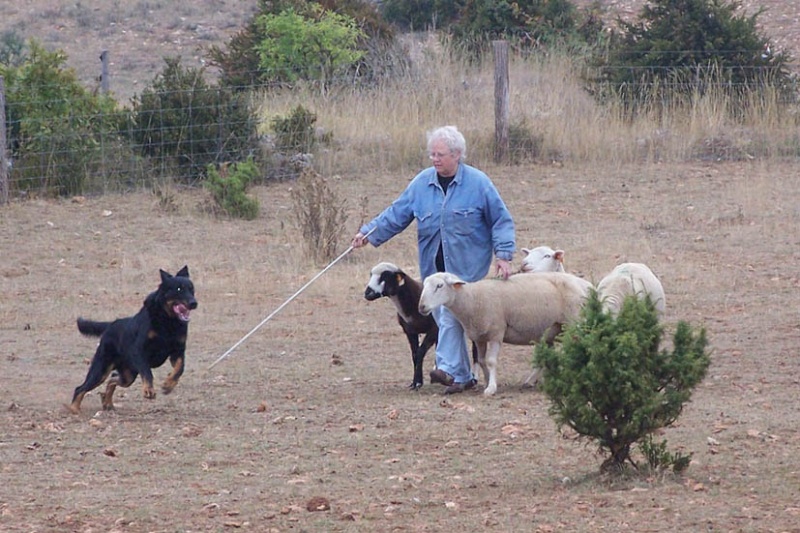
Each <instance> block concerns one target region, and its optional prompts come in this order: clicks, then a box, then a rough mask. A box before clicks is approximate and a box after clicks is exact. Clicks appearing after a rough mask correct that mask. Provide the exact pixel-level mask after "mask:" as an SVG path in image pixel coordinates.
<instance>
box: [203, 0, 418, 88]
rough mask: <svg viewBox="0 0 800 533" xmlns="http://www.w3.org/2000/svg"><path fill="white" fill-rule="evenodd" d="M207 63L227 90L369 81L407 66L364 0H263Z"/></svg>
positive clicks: (374, 10)
mask: <svg viewBox="0 0 800 533" xmlns="http://www.w3.org/2000/svg"><path fill="white" fill-rule="evenodd" d="M208 57H209V61H210V63H211V64H212V65H214V66H217V67H219V68H220V70H221V71H222V82H223V83H224V84H225V85H226V86H229V87H235V88H237V89H241V88H242V87H245V86H252V85H256V84H263V85H268V86H273V85H284V84H287V83H289V84H293V83H295V82H297V81H298V80H304V81H313V82H320V83H321V84H322V85H323V86H325V87H326V88H327V87H329V86H331V85H333V84H340V83H348V84H349V83H352V82H353V81H357V82H364V81H372V80H375V79H377V78H380V77H385V76H386V75H387V73H390V72H394V71H395V70H396V69H398V68H402V67H403V66H405V65H406V64H407V58H406V57H405V55H404V54H403V52H402V51H401V50H400V48H399V46H397V45H396V43H395V35H394V31H393V30H392V28H391V27H390V26H389V25H388V24H387V23H386V21H385V20H383V19H382V18H381V16H380V13H379V12H378V10H377V8H376V6H375V5H374V4H373V3H371V2H369V1H367V0H320V1H319V2H305V1H302V0H277V1H268V0H262V1H261V2H260V3H259V11H258V12H257V13H256V14H255V15H254V17H253V19H251V20H250V21H249V22H248V23H247V24H246V25H245V27H244V28H243V29H242V30H240V31H239V32H237V33H236V34H235V35H234V36H233V37H232V38H231V40H230V41H229V42H228V45H227V48H226V49H222V48H220V47H217V46H212V47H211V48H210V50H209V54H208Z"/></svg>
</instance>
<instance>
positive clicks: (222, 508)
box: [0, 161, 800, 532]
mask: <svg viewBox="0 0 800 533" xmlns="http://www.w3.org/2000/svg"><path fill="white" fill-rule="evenodd" d="M486 170H487V171H488V172H489V174H490V175H491V176H492V177H493V179H494V181H495V182H496V184H497V186H498V188H499V189H500V191H501V193H502V195H503V196H504V198H505V199H506V201H507V203H508V205H509V207H510V209H511V211H512V213H513V215H514V217H515V219H516V222H517V236H518V246H520V247H521V246H526V247H531V246H535V245H538V244H549V245H551V246H553V247H558V248H562V249H564V250H566V266H567V268H568V270H570V271H572V272H575V273H578V274H580V275H583V276H585V277H586V278H588V279H590V280H595V281H596V280H597V279H599V278H600V277H601V276H602V275H603V274H604V273H606V272H608V271H609V270H610V269H611V268H612V267H613V266H614V265H615V264H617V263H619V262H622V261H643V262H646V263H648V264H649V265H650V266H651V267H652V268H653V270H654V271H655V272H656V273H657V274H658V275H659V277H660V278H661V279H662V281H663V284H664V287H665V290H666V294H667V313H666V317H665V322H666V325H667V329H668V330H671V328H672V327H673V326H674V324H675V322H677V321H678V320H686V321H688V322H689V323H691V324H692V325H694V326H696V327H699V326H703V327H705V328H707V331H708V335H709V339H710V343H711V348H712V349H713V353H712V365H711V368H710V371H709V374H708V377H707V378H706V379H705V381H704V382H703V383H702V384H701V385H700V386H699V388H698V389H697V390H696V392H695V395H694V396H693V399H692V401H691V403H689V404H687V406H686V409H685V411H684V413H683V415H682V416H681V418H680V419H679V420H678V423H677V424H675V426H673V427H670V428H668V429H667V430H665V431H664V433H663V437H664V438H666V439H667V441H668V444H669V447H670V448H671V449H672V450H675V451H681V452H682V453H692V454H693V461H692V464H691V466H690V467H689V469H688V471H687V472H686V473H685V474H684V475H683V476H681V477H672V476H664V477H657V478H651V479H628V480H621V481H615V482H609V481H607V480H604V479H603V478H601V477H600V476H599V475H598V470H599V466H600V463H601V461H602V458H601V457H599V456H598V455H597V454H596V453H595V452H596V450H595V447H594V446H593V445H591V444H586V443H584V442H582V441H578V440H576V439H575V438H574V435H561V434H560V433H559V432H558V431H557V428H556V426H555V423H554V422H553V421H552V419H551V418H549V416H548V414H547V409H548V406H549V403H548V401H547V399H546V397H544V395H543V394H542V393H541V392H538V391H536V390H531V389H525V388H522V387H521V383H522V381H523V380H524V378H525V377H526V376H527V374H528V372H529V369H530V358H531V349H530V348H527V347H515V346H505V347H504V348H503V351H502V352H501V355H500V363H499V368H498V379H499V391H498V393H497V395H496V396H495V397H492V398H485V397H484V396H483V395H482V394H481V391H480V389H481V388H482V387H479V388H478V389H479V390H473V391H468V392H466V393H464V394H461V395H456V396H451V397H445V396H443V395H442V387H441V386H439V385H430V384H426V385H425V386H424V387H423V388H422V389H421V390H420V391H418V392H411V391H409V390H407V388H406V386H407V385H408V383H409V382H410V380H411V377H412V365H411V361H410V357H409V353H408V346H407V343H406V340H405V338H404V336H403V334H402V332H401V330H400V328H399V326H398V325H397V323H396V322H395V317H394V310H393V308H392V306H391V304H390V303H389V302H388V301H376V302H367V301H366V300H364V298H363V290H364V286H365V284H366V282H367V279H368V273H369V270H370V268H371V267H372V266H373V265H374V264H375V263H377V262H378V261H382V260H386V261H392V262H395V263H397V264H399V265H401V266H403V267H404V268H406V269H407V270H408V271H409V272H411V273H413V274H415V275H416V274H417V272H418V269H417V268H416V255H415V246H414V233H415V232H414V229H413V228H410V229H409V231H407V232H406V233H405V234H403V235H401V236H399V237H397V238H396V239H394V240H393V241H390V242H389V243H387V244H386V245H384V246H383V247H381V248H379V249H373V248H369V249H362V250H357V251H355V252H353V253H351V254H349V255H347V256H346V257H345V258H344V259H343V260H342V261H340V262H339V263H338V264H336V265H335V266H334V267H333V268H331V269H330V270H329V271H328V272H326V273H325V274H324V275H323V276H321V277H320V278H319V279H318V280H317V281H316V282H315V283H314V284H312V285H311V286H310V287H309V288H308V289H307V290H306V291H305V292H303V293H302V294H300V295H299V296H298V297H297V298H296V299H295V300H294V301H293V302H291V303H290V304H289V305H287V306H286V307H285V308H284V309H283V311H281V312H280V313H279V314H277V315H276V316H275V317H274V318H273V319H272V320H270V321H269V322H267V323H266V324H264V325H263V327H261V328H260V329H259V330H257V331H256V332H255V333H254V334H253V335H251V336H250V337H249V338H248V339H247V340H246V341H245V342H243V343H242V344H241V345H240V346H239V347H238V348H237V349H236V350H234V351H233V352H232V353H231V355H230V356H229V357H228V358H227V359H225V360H224V361H222V362H221V363H219V364H218V365H216V366H215V367H213V368H212V369H210V370H209V368H208V367H209V365H211V363H213V362H214V361H215V360H217V358H218V357H219V356H220V355H221V354H223V353H224V352H225V351H226V350H227V349H228V348H230V347H231V346H233V345H234V343H236V342H237V341H239V340H240V339H241V338H242V337H244V336H245V335H246V334H247V333H248V332H249V331H251V330H252V328H254V327H255V326H256V325H257V324H259V323H260V322H261V321H262V320H263V319H264V318H265V317H266V316H267V315H268V314H269V313H271V312H272V311H273V310H275V309H277V308H278V306H279V305H281V304H282V303H283V302H284V301H286V299H287V298H289V297H290V296H291V295H292V294H294V293H295V291H297V290H298V289H299V288H300V287H302V286H303V285H304V284H305V283H306V282H307V281H308V280H309V279H311V277H313V276H314V275H315V274H316V273H318V272H319V271H320V270H321V267H320V266H314V265H311V264H310V263H309V262H308V261H306V260H305V259H304V255H303V244H302V241H301V240H300V238H299V236H298V235H299V232H298V230H297V228H296V227H295V225H294V223H293V218H292V203H291V199H290V192H289V191H290V188H291V187H292V183H281V184H275V185H271V186H265V187H260V188H258V189H256V190H255V194H257V195H258V197H259V200H260V201H261V205H262V214H261V216H260V217H259V218H258V219H257V220H255V221H251V222H244V221H225V220H215V219H212V218H210V217H209V216H207V215H205V214H203V213H202V212H201V211H200V210H199V209H198V205H200V204H201V203H202V201H203V197H202V195H201V193H199V192H196V191H179V192H177V195H176V196H175V202H173V203H172V204H167V203H165V202H159V200H158V198H156V196H153V195H150V194H147V193H141V194H130V195H125V196H104V197H97V198H88V199H80V198H76V199H67V200H60V201H45V200H31V201H28V202H25V203H15V204H12V205H9V206H5V207H2V208H0V246H2V250H3V254H2V257H0V284H1V285H0V286H1V287H2V299H0V346H2V350H1V353H0V376H2V379H0V479H2V488H0V530H2V531H9V532H49V531H53V532H56V531H58V532H62V531H75V532H97V531H115V532H128V531H130V532H139V531H154V532H172V531H234V530H245V531H353V532H355V531H359V532H361V531H450V530H454V531H474V530H476V529H480V530H486V531H540V532H552V531H579V532H581V531H585V532H589V531H592V532H594V531H759V532H761V531H774V532H784V531H800V456H798V453H797V451H798V449H799V447H800V433H798V431H797V428H798V425H800V424H799V422H800V409H798V390H799V389H800V362H799V361H798V353H797V349H798V346H799V345H800V313H798V311H799V309H798V288H799V287H800V273H798V269H797V264H798V262H800V230H799V229H798V228H800V189H798V187H797V177H798V175H799V174H800V162H798V161H793V162H786V163H760V162H749V163H736V164H733V163H717V164H710V163H704V164H700V163H698V164H686V165H656V166H646V167H622V168H609V169H594V168H589V167H583V168H575V167H563V168H559V167H550V166H528V167H514V168H496V167H488V168H486ZM404 185H405V180H404V179H398V178H397V177H391V176H383V177H377V178H376V179H370V180H362V181H356V180H355V179H350V178H348V177H344V178H342V180H341V181H339V182H337V183H336V187H337V190H338V191H339V192H340V193H341V194H344V195H346V196H347V197H348V198H350V199H351V200H352V202H351V204H350V205H351V206H353V214H352V217H351V221H350V226H351V227H352V231H355V229H356V228H357V226H358V222H359V221H358V220H357V215H356V209H355V206H356V205H358V203H359V201H360V199H361V198H367V199H368V200H367V204H368V209H369V212H370V213H371V214H372V213H375V212H377V211H378V210H379V209H380V208H382V207H383V206H384V203H385V202H387V201H388V200H387V199H389V198H392V197H394V196H395V195H396V194H397V193H399V191H400V190H401V188H402V187H403V186H404ZM347 237H349V231H348V235H347ZM346 246H347V243H346V242H344V243H343V244H342V250H343V251H344V249H345V248H346ZM515 263H517V264H518V259H517V260H516V261H515ZM184 264H186V265H188V266H189V269H190V272H191V275H192V278H193V279H194V281H195V284H196V288H197V297H198V300H199V304H200V305H199V308H198V309H197V310H196V311H195V312H194V313H193V317H192V322H191V325H190V328H189V329H190V331H189V340H188V352H187V371H186V373H185V374H184V378H183V379H182V381H181V382H180V384H179V385H178V387H177V388H176V390H175V392H173V394H171V395H170V396H163V395H160V394H159V396H158V397H157V398H156V399H155V400H153V401H149V400H145V399H144V398H143V397H142V394H141V388H140V387H139V382H138V381H137V383H136V384H135V385H134V386H133V387H131V388H130V389H128V390H120V389H118V395H117V396H115V400H116V405H117V410H116V411H115V412H111V413H109V412H102V411H100V410H99V409H100V398H99V395H98V394H97V391H94V392H92V393H90V394H88V395H87V397H86V399H85V400H84V402H83V412H82V413H81V414H80V415H72V414H69V413H68V412H67V411H66V410H65V409H64V407H63V406H64V404H66V403H68V402H69V400H70V399H71V396H72V391H73V389H74V387H75V386H77V385H78V384H79V383H81V381H82V380H83V378H84V377H85V373H86V369H87V363H88V361H89V359H90V357H91V355H92V353H93V351H94V347H95V340H93V339H90V338H85V337H82V336H81V335H80V334H79V333H78V332H77V329H76V327H75V319H76V317H78V316H84V317H88V318H94V319H112V318H116V317H119V316H127V315H130V314H133V313H135V312H136V311H137V310H138V309H139V307H140V306H141V302H142V300H143V299H144V297H145V296H146V295H147V293H148V292H150V291H152V290H154V289H155V287H156V285H157V284H158V280H159V275H158V269H159V268H163V269H165V270H167V271H169V272H172V273H174V272H175V271H177V270H178V269H179V268H180V267H182V266H183V265H184ZM432 366H433V355H432V354H430V355H429V357H428V358H427V360H426V375H427V371H429V370H430V369H431V368H432ZM155 374H156V380H157V382H158V383H160V382H161V380H163V379H164V377H165V376H166V374H167V369H166V368H161V369H157V370H156V372H155Z"/></svg>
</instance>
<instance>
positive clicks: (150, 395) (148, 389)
mask: <svg viewBox="0 0 800 533" xmlns="http://www.w3.org/2000/svg"><path fill="white" fill-rule="evenodd" d="M142 393H143V394H144V397H145V398H147V399H148V400H155V399H156V391H155V390H154V389H153V386H152V385H145V386H144V387H143V388H142Z"/></svg>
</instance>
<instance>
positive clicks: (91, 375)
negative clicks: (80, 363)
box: [68, 348, 113, 414]
mask: <svg viewBox="0 0 800 533" xmlns="http://www.w3.org/2000/svg"><path fill="white" fill-rule="evenodd" d="M98 350H99V348H98ZM111 370H113V367H111V366H109V367H108V368H103V364H102V358H101V357H98V356H97V355H96V354H95V357H94V359H92V362H91V364H90V365H89V372H87V374H86V379H85V380H84V381H83V383H81V384H80V385H78V386H77V387H75V393H74V394H73V395H72V403H70V404H69V406H68V409H69V410H70V411H71V412H72V413H74V414H78V413H80V412H81V402H82V401H83V397H84V396H86V393H87V392H89V391H91V390H93V389H95V388H97V386H98V385H100V384H101V383H102V382H104V381H105V380H106V378H108V375H109V374H110V373H111Z"/></svg>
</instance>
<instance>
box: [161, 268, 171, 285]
mask: <svg viewBox="0 0 800 533" xmlns="http://www.w3.org/2000/svg"><path fill="white" fill-rule="evenodd" d="M158 271H159V272H160V273H161V283H164V282H165V281H167V280H168V279H170V278H171V277H172V275H170V273H169V272H166V271H164V270H161V269H160V268H159V269H158Z"/></svg>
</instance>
